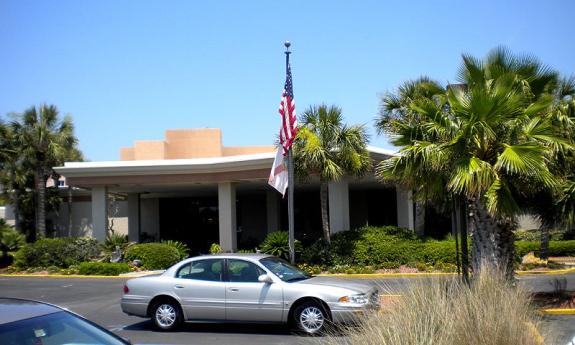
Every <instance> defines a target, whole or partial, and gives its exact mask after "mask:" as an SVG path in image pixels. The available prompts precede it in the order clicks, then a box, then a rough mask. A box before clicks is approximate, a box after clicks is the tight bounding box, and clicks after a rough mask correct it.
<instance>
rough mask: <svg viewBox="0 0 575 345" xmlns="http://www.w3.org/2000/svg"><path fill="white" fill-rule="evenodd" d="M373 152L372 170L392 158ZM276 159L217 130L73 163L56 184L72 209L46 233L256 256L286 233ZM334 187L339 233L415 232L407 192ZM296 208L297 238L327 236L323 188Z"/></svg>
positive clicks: (170, 136) (313, 186)
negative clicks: (226, 142) (121, 237)
mask: <svg viewBox="0 0 575 345" xmlns="http://www.w3.org/2000/svg"><path fill="white" fill-rule="evenodd" d="M369 151H370V154H371V157H372V158H373V160H374V162H375V163H377V162H379V161H381V160H383V159H386V158H388V157H390V156H393V155H394V153H393V152H390V151H388V150H384V149H380V148H375V147H369ZM274 156H275V147H273V146H249V147H226V146H223V145H222V133H221V131H220V130H219V129H212V128H204V129H184V130H168V131H166V134H165V139H164V140H156V141H136V142H135V143H134V146H133V147H130V148H122V149H121V150H120V160H119V161H108V162H67V163H65V164H64V166H62V167H55V168H54V170H55V171H56V172H57V173H59V174H61V175H62V176H64V177H65V182H64V181H59V182H58V185H59V186H60V188H62V192H63V193H66V190H68V191H70V192H71V197H72V202H71V203H67V202H63V203H62V205H61V208H60V211H59V212H58V213H56V214H52V215H50V217H49V221H48V228H51V229H53V231H55V232H56V233H57V234H58V235H60V236H93V237H95V238H97V239H98V240H104V239H105V237H106V234H107V229H108V228H109V227H110V226H111V227H112V228H113V229H114V231H116V232H119V233H127V234H128V236H129V238H130V240H132V241H146V240H152V239H153V240H159V239H174V240H179V241H183V242H186V243H188V245H189V247H190V248H191V249H192V252H193V253H197V252H206V251H207V249H208V248H209V245H210V244H211V243H220V245H221V246H222V248H223V249H224V250H236V249H239V248H240V249H241V248H246V249H247V248H254V247H255V246H256V245H258V244H259V243H260V242H261V241H262V240H263V238H264V237H265V236H266V234H267V233H268V232H271V231H276V230H280V229H282V230H287V228H288V225H287V202H286V200H284V199H282V197H281V195H280V194H279V193H278V192H277V191H275V190H274V189H273V188H271V187H270V186H269V185H268V184H267V180H268V177H269V173H270V169H271V166H272V163H273V160H274ZM52 183H54V182H52ZM66 185H69V186H72V187H73V189H68V188H67V186H66ZM328 188H329V200H328V203H329V220H330V226H331V231H332V233H335V232H338V231H345V230H349V229H353V228H356V227H359V226H362V225H365V224H370V225H399V226H402V227H407V228H411V229H413V228H414V223H415V222H414V205H413V203H412V201H411V198H410V193H409V192H407V191H402V190H398V189H396V188H395V186H389V185H383V184H381V183H379V182H378V181H376V179H375V178H374V176H373V174H370V175H368V176H365V177H364V178H362V179H357V178H351V177H346V178H343V179H342V180H341V181H337V182H332V183H329V187H328ZM294 200H295V231H296V238H298V239H300V240H303V241H306V240H313V239H315V238H318V237H320V236H321V217H320V199H319V181H318V180H313V179H312V180H311V181H307V182H306V183H298V181H297V179H296V187H295V199H294Z"/></svg>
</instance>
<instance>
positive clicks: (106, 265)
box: [78, 262, 130, 276]
mask: <svg viewBox="0 0 575 345" xmlns="http://www.w3.org/2000/svg"><path fill="white" fill-rule="evenodd" d="M126 272H130V266H128V264H127V263H120V262H119V263H111V262H82V263H80V266H79V268H78V273H80V274H84V275H100V276H117V275H119V274H120V273H126Z"/></svg>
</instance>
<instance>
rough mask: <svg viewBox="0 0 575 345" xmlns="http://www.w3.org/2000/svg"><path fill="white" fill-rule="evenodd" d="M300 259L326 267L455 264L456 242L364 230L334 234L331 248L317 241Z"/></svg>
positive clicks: (402, 231) (391, 230) (381, 229)
mask: <svg viewBox="0 0 575 345" xmlns="http://www.w3.org/2000/svg"><path fill="white" fill-rule="evenodd" d="M302 260H304V261H306V262H309V263H312V264H321V265H328V266H329V265H373V266H380V265H381V264H382V263H385V262H393V263H398V264H408V263H414V262H425V263H429V264H432V265H435V264H437V263H455V243H454V241H452V240H444V241H437V240H431V239H420V238H417V237H416V236H415V235H414V234H413V233H412V232H411V231H410V230H407V229H402V228H398V227H395V226H384V227H364V228H360V229H357V230H352V231H346V232H340V233H337V234H335V235H334V236H333V237H332V244H331V246H327V244H325V243H324V242H323V241H321V240H320V241H318V242H316V243H315V244H313V245H312V246H310V247H308V248H306V250H304V253H303V255H302Z"/></svg>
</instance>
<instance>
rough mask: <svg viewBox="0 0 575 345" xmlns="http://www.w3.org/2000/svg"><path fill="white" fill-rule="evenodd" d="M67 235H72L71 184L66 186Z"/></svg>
mask: <svg viewBox="0 0 575 345" xmlns="http://www.w3.org/2000/svg"><path fill="white" fill-rule="evenodd" d="M68 237H72V186H68Z"/></svg>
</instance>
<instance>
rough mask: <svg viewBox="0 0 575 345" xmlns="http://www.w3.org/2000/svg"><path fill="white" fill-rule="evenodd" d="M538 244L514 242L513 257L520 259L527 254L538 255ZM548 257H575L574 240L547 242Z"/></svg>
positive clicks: (533, 242)
mask: <svg viewBox="0 0 575 345" xmlns="http://www.w3.org/2000/svg"><path fill="white" fill-rule="evenodd" d="M539 249H540V243H539V242H535V241H517V242H515V255H517V256H518V257H522V256H524V255H525V254H527V253H529V252H535V254H536V255H539ZM548 255H549V256H575V240H569V241H549V252H548Z"/></svg>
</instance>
